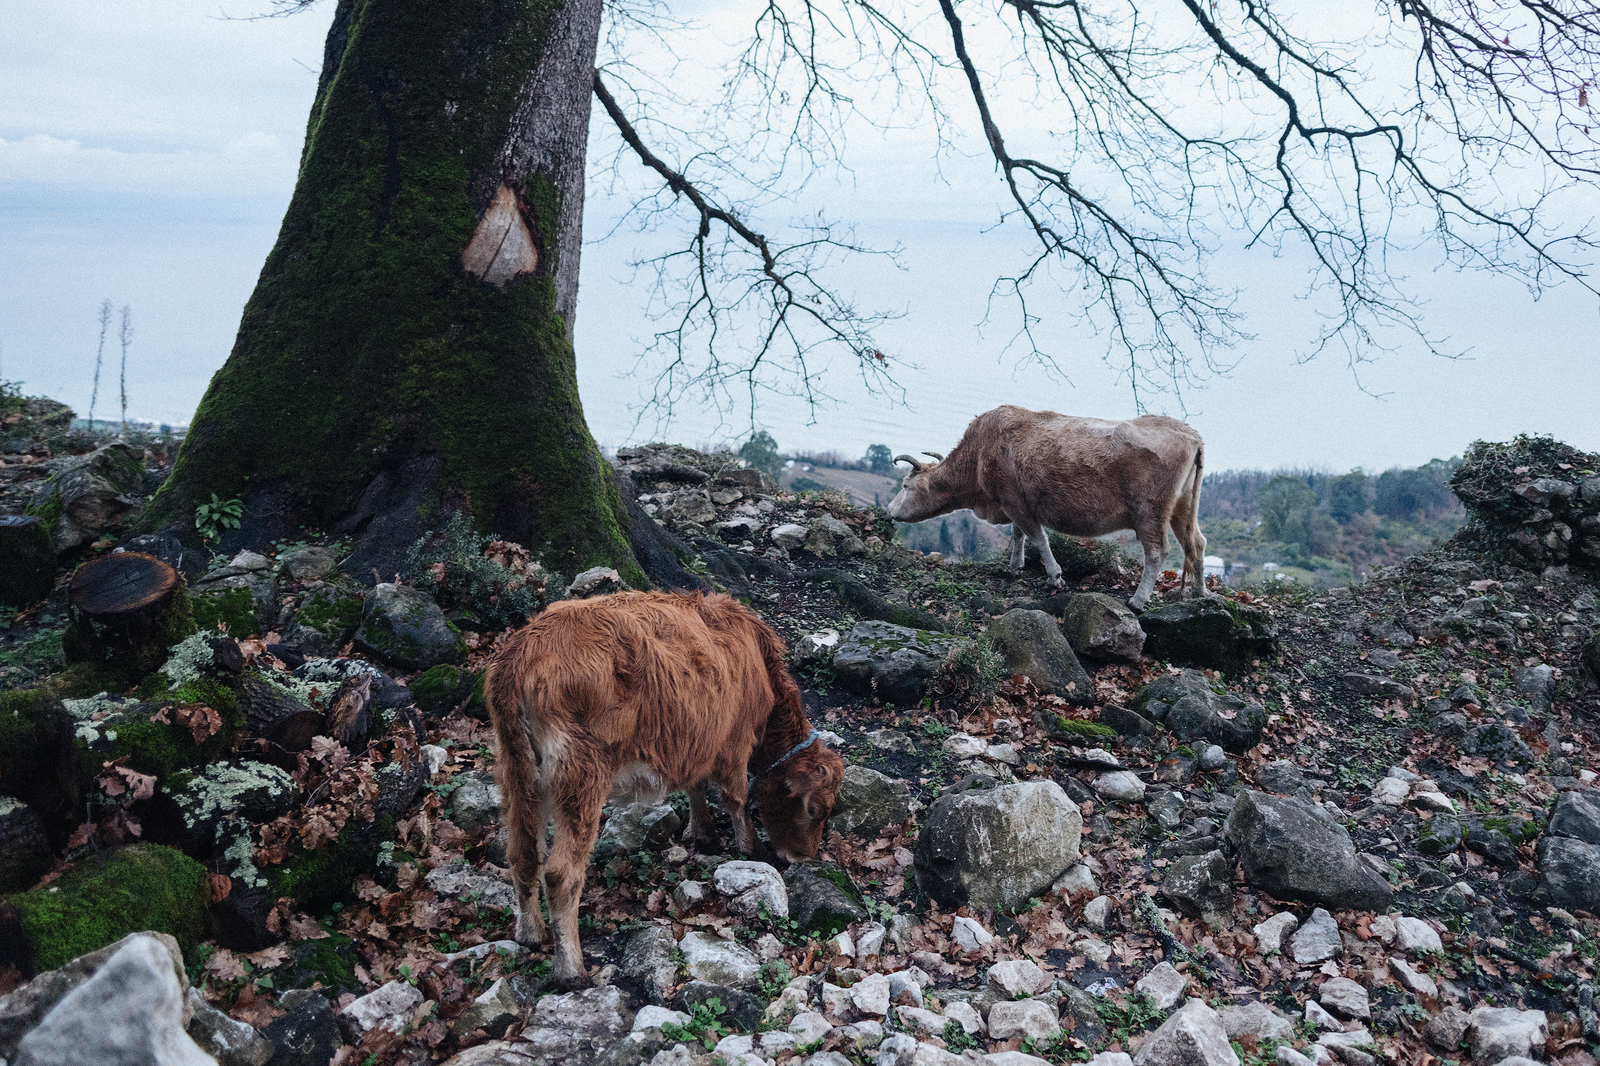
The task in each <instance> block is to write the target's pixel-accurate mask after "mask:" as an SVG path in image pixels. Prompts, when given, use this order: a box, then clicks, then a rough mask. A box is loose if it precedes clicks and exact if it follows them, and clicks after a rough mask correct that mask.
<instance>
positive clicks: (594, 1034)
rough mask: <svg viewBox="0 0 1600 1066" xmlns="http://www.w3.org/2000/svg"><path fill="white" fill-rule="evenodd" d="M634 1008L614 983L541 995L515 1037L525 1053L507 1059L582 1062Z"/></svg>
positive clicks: (538, 1064) (569, 1065)
mask: <svg viewBox="0 0 1600 1066" xmlns="http://www.w3.org/2000/svg"><path fill="white" fill-rule="evenodd" d="M689 935H690V936H698V935H702V934H694V933H691V934H689ZM635 1013H636V1012H635V1011H634V1010H633V1009H632V1008H630V1007H629V1006H628V997H627V994H626V993H624V992H623V991H622V990H621V989H619V988H617V987H616V986H615V985H607V986H606V987H604V988H586V989H583V990H582V991H579V992H569V993H567V994H566V995H561V996H545V997H544V998H543V999H541V1000H539V1002H538V1003H537V1004H535V1005H534V1008H533V1010H532V1011H531V1012H530V1013H529V1015H528V1022H527V1025H526V1027H525V1028H524V1029H523V1031H522V1037H521V1039H520V1040H519V1041H518V1042H517V1050H518V1051H519V1052H521V1053H522V1055H523V1056H525V1058H518V1059H508V1060H507V1061H510V1062H517V1063H519V1064H524V1063H525V1066H586V1064H587V1063H590V1062H592V1061H594V1060H595V1059H596V1058H597V1057H599V1056H600V1055H601V1054H603V1053H604V1052H605V1051H606V1049H607V1048H609V1047H610V1046H611V1045H613V1044H615V1043H616V1042H617V1041H618V1040H620V1039H621V1038H623V1037H625V1036H627V1035H628V1031H629V1029H630V1028H631V1026H632V1025H633V1016H634V1014H635ZM483 1061H492V1060H483Z"/></svg>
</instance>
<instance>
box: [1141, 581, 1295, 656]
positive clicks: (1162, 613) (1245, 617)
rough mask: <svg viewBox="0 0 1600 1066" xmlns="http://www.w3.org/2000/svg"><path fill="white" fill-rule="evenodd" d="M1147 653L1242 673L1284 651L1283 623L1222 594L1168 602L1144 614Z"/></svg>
mask: <svg viewBox="0 0 1600 1066" xmlns="http://www.w3.org/2000/svg"><path fill="white" fill-rule="evenodd" d="M1139 624H1140V625H1141V626H1143V627H1144V632H1145V639H1144V653H1145V654H1146V655H1149V656H1153V657H1154V658H1157V659H1164V660H1165V661H1167V662H1170V663H1176V664H1177V665H1179V666H1201V667H1207V668H1209V669H1213V670H1223V671H1226V672H1228V673H1230V674H1233V673H1242V672H1244V671H1246V670H1248V669H1250V666H1251V664H1252V663H1254V662H1255V661H1256V660H1257V659H1259V658H1261V657H1263V656H1267V655H1275V654H1277V651H1278V627H1277V626H1276V625H1275V624H1274V623H1273V622H1272V620H1271V618H1270V617H1268V615H1267V613H1266V612H1265V611H1262V610H1258V609H1256V608H1254V607H1242V606H1240V605H1239V604H1237V603H1234V602H1233V601H1232V600H1225V599H1223V598H1221V597H1220V596H1203V597H1201V598H1200V599H1196V600H1184V601H1182V602H1180V603H1173V604H1168V605H1166V606H1164V607H1158V608H1156V609H1155V610H1151V611H1146V612H1145V613H1144V614H1142V615H1140V616H1139Z"/></svg>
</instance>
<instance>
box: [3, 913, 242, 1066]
mask: <svg viewBox="0 0 1600 1066" xmlns="http://www.w3.org/2000/svg"><path fill="white" fill-rule="evenodd" d="M179 958H180V962H181V956H180V957H179ZM181 972H182V971H181V969H180V970H179V971H178V973H174V968H173V959H172V955H171V954H170V953H169V951H168V948H167V946H166V945H165V944H163V943H161V942H160V941H159V940H157V939H156V938H155V937H154V936H151V935H149V934H143V935H138V936H132V937H129V938H128V939H127V940H126V941H125V942H124V943H123V944H122V945H121V946H119V947H118V949H117V950H116V952H115V953H114V954H112V955H111V957H110V958H108V959H107V960H106V961H105V963H104V965H102V966H100V967H99V968H98V969H97V970H96V971H95V972H94V975H93V976H91V977H90V978H89V979H88V980H86V981H84V982H83V983H82V984H80V985H78V986H77V987H76V988H74V989H73V990H72V991H70V992H68V993H67V994H66V995H65V996H63V997H62V998H61V1000H60V1002H58V1003H57V1004H56V1005H55V1006H54V1007H52V1008H51V1010H50V1012H49V1013H48V1014H46V1015H45V1016H44V1018H43V1020H41V1021H40V1022H39V1024H38V1026H36V1027H35V1028H33V1029H32V1030H30V1031H29V1032H28V1033H26V1034H25V1035H24V1036H23V1037H22V1040H21V1041H20V1042H19V1044H18V1045H17V1052H16V1058H15V1059H13V1060H12V1061H13V1062H15V1063H16V1064H17V1066H24V1064H26V1066H57V1064H59V1066H77V1064H80V1063H87V1062H92V1063H95V1064H96V1066H214V1064H215V1062H216V1060H215V1059H213V1058H212V1057H211V1056H210V1055H208V1054H206V1053H205V1052H204V1051H202V1050H201V1049H200V1046H199V1045H198V1044H196V1043H195V1042H194V1041H193V1040H191V1039H190V1038H189V1036H188V1034H187V1033H185V1032H184V1026H183V1022H184V1018H183V1014H184V1011H183V1007H184V1002H183V1001H184V984H185V982H183V981H182V980H181V978H180V976H179V974H181Z"/></svg>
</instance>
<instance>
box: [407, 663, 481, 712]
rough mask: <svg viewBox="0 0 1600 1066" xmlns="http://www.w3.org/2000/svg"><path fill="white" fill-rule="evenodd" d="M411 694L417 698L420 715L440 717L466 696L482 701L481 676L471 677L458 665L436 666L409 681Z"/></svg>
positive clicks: (479, 674)
mask: <svg viewBox="0 0 1600 1066" xmlns="http://www.w3.org/2000/svg"><path fill="white" fill-rule="evenodd" d="M411 694H412V696H414V697H416V701H417V707H418V709H419V710H421V711H422V713H424V714H427V715H432V716H433V717H439V716H440V715H443V714H446V713H448V712H449V711H451V710H453V709H454V708H455V707H456V706H457V705H458V704H460V703H461V702H462V701H463V700H465V699H466V698H467V697H468V695H469V694H470V695H471V696H472V697H473V698H474V699H475V700H482V698H483V673H482V672H481V671H480V672H478V673H476V674H474V673H472V672H470V671H467V670H463V669H461V668H460V667H459V666H449V665H440V666H435V667H434V668H432V669H431V670H426V671H424V672H423V673H420V674H418V675H417V676H416V677H414V678H412V679H411Z"/></svg>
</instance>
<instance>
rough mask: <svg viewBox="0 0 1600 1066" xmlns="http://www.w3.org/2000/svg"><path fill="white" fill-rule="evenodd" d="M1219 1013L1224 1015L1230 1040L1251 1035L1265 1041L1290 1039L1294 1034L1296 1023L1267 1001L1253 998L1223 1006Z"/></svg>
mask: <svg viewBox="0 0 1600 1066" xmlns="http://www.w3.org/2000/svg"><path fill="white" fill-rule="evenodd" d="M1218 1013H1219V1014H1220V1015H1221V1016H1222V1027H1223V1029H1224V1030H1226V1031H1227V1034H1228V1039H1229V1040H1238V1039H1239V1038H1240V1037H1243V1036H1249V1037H1253V1038H1254V1039H1255V1040H1256V1041H1257V1042H1258V1043H1263V1042H1265V1041H1268V1040H1289V1039H1291V1038H1292V1037H1293V1036H1294V1023H1293V1022H1292V1021H1290V1020H1289V1019H1288V1018H1285V1017H1284V1016H1283V1015H1282V1014H1279V1013H1278V1012H1277V1011H1275V1010H1273V1009H1272V1008H1271V1007H1269V1006H1267V1005H1266V1004H1265V1003H1259V1002H1257V1001H1255V1000H1251V1001H1250V1002H1248V1003H1240V1004H1237V1005H1234V1006H1228V1007H1223V1008H1222V1010H1221V1011H1219V1012H1218Z"/></svg>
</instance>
